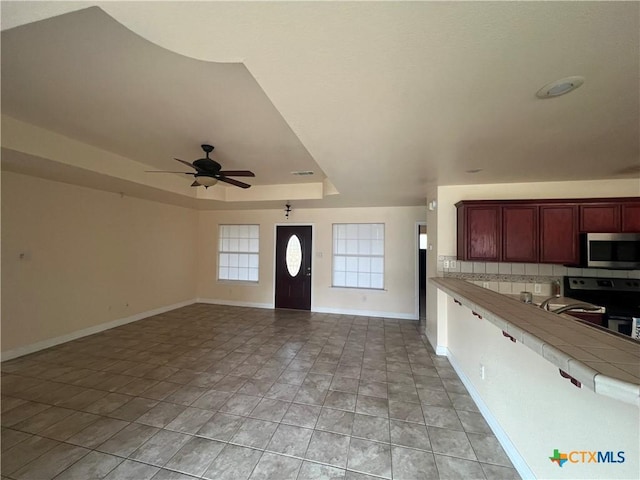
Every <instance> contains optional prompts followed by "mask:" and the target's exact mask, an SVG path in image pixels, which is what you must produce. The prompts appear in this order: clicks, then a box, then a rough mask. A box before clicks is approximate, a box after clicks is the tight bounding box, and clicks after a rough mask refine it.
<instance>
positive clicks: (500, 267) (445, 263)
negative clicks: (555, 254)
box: [438, 255, 640, 296]
mask: <svg viewBox="0 0 640 480" xmlns="http://www.w3.org/2000/svg"><path fill="white" fill-rule="evenodd" d="M438 273H439V274H441V275H442V276H444V277H456V278H462V279H464V280H468V281H470V282H473V283H475V284H476V285H479V286H481V287H485V288H489V289H491V290H494V291H496V292H500V293H520V292H522V291H525V290H526V291H529V292H534V293H535V295H541V296H545V295H546V296H550V295H551V282H553V281H554V280H559V281H560V283H561V284H562V277H564V276H566V275H574V276H578V277H612V278H638V279H640V270H606V269H602V268H571V267H565V266H563V265H549V264H542V263H541V264H538V263H495V262H491V263H489V262H462V261H459V260H458V259H457V258H456V257H455V256H447V255H439V256H438ZM536 286H537V287H538V288H537V289H536ZM537 290H539V291H537Z"/></svg>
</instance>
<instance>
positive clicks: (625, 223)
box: [622, 202, 640, 233]
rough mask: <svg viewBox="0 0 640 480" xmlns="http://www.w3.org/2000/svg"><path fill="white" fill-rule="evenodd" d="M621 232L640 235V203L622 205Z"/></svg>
mask: <svg viewBox="0 0 640 480" xmlns="http://www.w3.org/2000/svg"><path fill="white" fill-rule="evenodd" d="M622 231H623V232H625V233H640V202H638V203H625V204H622Z"/></svg>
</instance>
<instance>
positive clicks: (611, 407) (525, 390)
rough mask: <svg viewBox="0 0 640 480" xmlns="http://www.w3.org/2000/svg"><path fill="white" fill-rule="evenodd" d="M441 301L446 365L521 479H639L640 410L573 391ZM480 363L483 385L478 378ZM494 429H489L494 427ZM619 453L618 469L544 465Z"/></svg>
mask: <svg viewBox="0 0 640 480" xmlns="http://www.w3.org/2000/svg"><path fill="white" fill-rule="evenodd" d="M441 294H442V295H443V296H444V299H445V302H444V303H445V309H446V312H445V315H447V316H448V321H447V331H448V336H447V342H448V343H447V348H448V355H449V357H450V360H451V363H452V364H453V365H454V367H455V368H456V370H457V371H458V373H460V374H461V375H460V376H461V378H463V380H464V381H465V382H466V386H467V388H468V389H469V391H470V393H471V394H472V395H473V396H474V399H476V402H477V403H479V405H480V408H481V410H483V412H482V413H483V414H485V417H487V418H488V420H489V421H490V423H493V422H494V421H495V422H497V424H498V425H497V428H494V431H495V433H496V435H497V436H498V438H500V439H501V441H502V442H503V446H504V445H505V440H506V444H507V445H506V446H507V450H508V451H509V452H510V453H511V457H512V461H513V462H514V466H516V468H518V469H519V471H520V473H521V474H526V473H527V472H529V473H531V472H532V473H533V474H534V475H535V478H545V479H556V478H557V479H577V478H580V479H589V478H593V479H596V478H616V479H623V478H633V479H636V478H638V472H639V471H640V462H639V458H638V452H639V451H640V450H639V449H640V410H639V409H638V406H637V405H631V404H628V403H624V402H621V401H618V400H614V399H612V398H610V397H605V396H602V395H597V394H596V393H595V392H593V391H592V390H589V389H587V388H577V387H575V386H573V385H572V384H571V383H570V382H569V380H567V379H565V378H562V377H561V376H560V374H559V370H558V368H557V367H556V366H555V365H552V364H551V363H550V362H548V361H547V360H545V359H544V358H543V357H541V356H540V355H538V354H536V353H535V352H533V351H532V350H530V349H529V348H527V347H525V346H524V345H522V344H521V343H520V342H518V343H513V342H511V341H509V340H508V339H507V338H505V337H504V336H503V335H502V332H501V331H500V329H498V328H497V327H495V326H494V325H493V324H491V323H490V322H488V321H487V320H485V319H482V320H479V319H478V318H477V317H474V316H472V314H471V311H470V310H469V309H468V308H466V307H463V306H459V305H456V304H454V302H453V300H452V299H451V297H449V296H448V295H446V294H444V293H442V292H441ZM480 364H483V365H484V367H485V379H484V380H483V379H482V378H481V377H480ZM495 426H496V423H493V425H492V427H495ZM556 448H557V449H559V450H560V452H563V453H568V452H570V451H573V450H578V451H594V450H600V451H605V452H606V451H614V452H616V453H617V452H618V451H624V452H625V457H626V460H625V462H624V463H618V464H613V463H612V464H607V463H585V464H582V463H566V464H565V465H564V466H563V467H562V468H560V467H559V466H558V465H557V464H556V463H552V462H551V461H550V459H549V457H550V456H551V455H553V450H554V449H556Z"/></svg>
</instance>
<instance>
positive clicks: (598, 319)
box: [567, 312, 604, 326]
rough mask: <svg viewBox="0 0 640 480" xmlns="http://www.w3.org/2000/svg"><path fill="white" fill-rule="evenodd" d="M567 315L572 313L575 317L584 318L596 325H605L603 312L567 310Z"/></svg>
mask: <svg viewBox="0 0 640 480" xmlns="http://www.w3.org/2000/svg"><path fill="white" fill-rule="evenodd" d="M567 315H570V316H572V317H575V318H579V319H580V320H584V321H586V322H589V323H593V324H594V325H600V326H603V325H604V315H603V314H602V313H592V312H567Z"/></svg>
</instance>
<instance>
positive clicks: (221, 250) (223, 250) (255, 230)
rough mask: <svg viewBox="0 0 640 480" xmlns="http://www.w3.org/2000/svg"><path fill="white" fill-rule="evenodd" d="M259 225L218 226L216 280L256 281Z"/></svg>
mask: <svg viewBox="0 0 640 480" xmlns="http://www.w3.org/2000/svg"><path fill="white" fill-rule="evenodd" d="M259 251H260V226H259V225H220V227H219V238H218V280H238V281H246V282H257V281H258V264H259Z"/></svg>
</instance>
